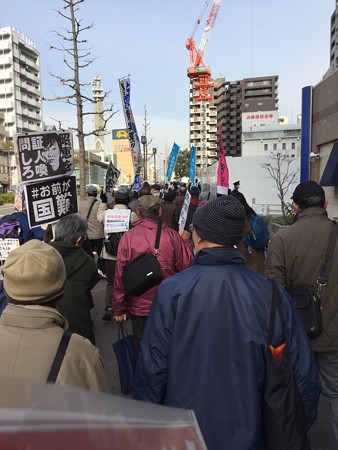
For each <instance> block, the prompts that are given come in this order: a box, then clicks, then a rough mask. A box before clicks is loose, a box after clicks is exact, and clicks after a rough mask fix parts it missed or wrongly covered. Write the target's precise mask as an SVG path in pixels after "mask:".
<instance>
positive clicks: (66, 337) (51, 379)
mask: <svg viewBox="0 0 338 450" xmlns="http://www.w3.org/2000/svg"><path fill="white" fill-rule="evenodd" d="M71 337H72V333H71V332H70V331H68V330H66V331H65V332H64V333H63V335H62V338H61V341H60V344H59V347H58V349H57V352H56V355H55V358H54V361H53V364H52V367H51V369H50V372H49V375H48V378H47V383H55V381H56V379H57V377H58V374H59V371H60V367H61V364H62V361H63V358H64V356H65V354H66V350H67V348H68V344H69V341H70V338H71Z"/></svg>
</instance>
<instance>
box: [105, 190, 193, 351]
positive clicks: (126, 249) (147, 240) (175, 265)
mask: <svg viewBox="0 0 338 450" xmlns="http://www.w3.org/2000/svg"><path fill="white" fill-rule="evenodd" d="M137 214H138V216H139V218H140V220H138V221H137V222H135V223H133V224H132V226H131V229H130V230H129V231H127V232H126V233H125V234H124V235H123V236H122V238H121V240H120V243H119V249H118V253H117V264H116V270H115V279H114V295H113V311H114V318H115V320H116V321H117V322H122V321H124V320H126V318H127V314H129V316H130V318H131V321H132V330H133V336H134V339H135V345H136V348H137V349H139V345H140V342H141V338H142V335H143V330H144V327H145V324H146V320H147V317H148V314H149V311H150V307H151V304H152V301H153V297H154V294H155V291H156V289H157V287H158V286H154V287H152V288H151V289H149V290H148V291H146V292H145V293H144V294H142V295H140V296H139V297H127V296H126V293H125V290H124V286H123V281H122V276H123V271H124V268H125V266H126V264H127V263H128V262H129V261H131V260H132V259H134V258H136V257H137V256H139V255H141V254H142V253H152V252H153V251H154V244H155V239H156V232H157V226H158V220H159V216H160V215H161V207H160V200H159V198H158V197H155V196H153V195H144V196H142V197H140V198H139V200H138V207H137ZM189 237H190V233H187V232H185V231H183V230H182V237H181V236H180V235H179V234H178V233H177V232H176V231H175V230H172V229H171V228H168V227H167V225H166V224H165V223H164V222H163V223H162V232H161V238H160V245H159V249H158V253H157V259H158V262H159V265H160V267H161V270H162V273H163V280H165V279H166V278H168V277H170V276H171V275H174V274H175V273H177V272H180V271H182V270H184V269H186V268H187V267H188V265H189V263H190V261H191V260H192V258H193V250H192V246H191V244H190V242H189Z"/></svg>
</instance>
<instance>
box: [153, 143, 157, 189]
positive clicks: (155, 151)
mask: <svg viewBox="0 0 338 450" xmlns="http://www.w3.org/2000/svg"><path fill="white" fill-rule="evenodd" d="M156 153H157V148H153V156H154V178H155V180H154V181H155V183H156V181H157V180H156V178H157V176H156Z"/></svg>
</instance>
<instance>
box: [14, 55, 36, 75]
mask: <svg viewBox="0 0 338 450" xmlns="http://www.w3.org/2000/svg"><path fill="white" fill-rule="evenodd" d="M19 60H20V62H22V63H24V64H25V65H27V66H29V67H31V68H33V69H34V70H35V71H36V72H40V67H39V65H38V64H37V63H35V62H33V61H32V60H30V59H28V58H26V57H25V56H23V55H22V54H20V56H19Z"/></svg>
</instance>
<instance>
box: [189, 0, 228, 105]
mask: <svg viewBox="0 0 338 450" xmlns="http://www.w3.org/2000/svg"><path fill="white" fill-rule="evenodd" d="M208 3H209V1H208V2H207V4H208ZM221 3H222V0H214V2H213V5H212V8H211V11H210V14H209V17H208V20H207V23H206V26H205V28H204V32H203V36H202V39H201V42H200V45H199V47H198V49H197V48H196V45H195V41H194V39H193V37H190V38H189V39H188V41H187V44H186V47H187V49H188V50H189V52H190V66H189V68H188V77H189V78H190V79H193V80H196V81H195V86H194V87H195V92H194V100H195V101H197V102H198V101H210V100H211V96H210V92H209V89H210V88H211V87H212V86H213V83H212V82H211V80H210V76H211V71H210V69H208V68H207V67H206V66H205V64H204V62H203V59H202V58H203V54H204V51H205V48H206V46H207V44H208V41H209V38H210V35H211V32H212V29H213V26H214V24H215V21H216V18H217V15H218V11H219V8H220V6H221ZM197 23H198V24H199V23H200V20H198V22H197Z"/></svg>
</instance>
